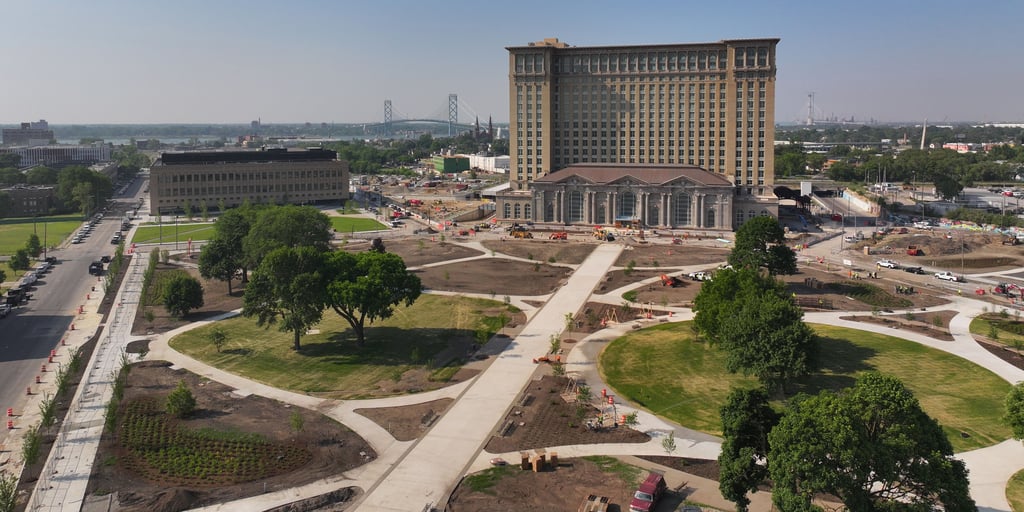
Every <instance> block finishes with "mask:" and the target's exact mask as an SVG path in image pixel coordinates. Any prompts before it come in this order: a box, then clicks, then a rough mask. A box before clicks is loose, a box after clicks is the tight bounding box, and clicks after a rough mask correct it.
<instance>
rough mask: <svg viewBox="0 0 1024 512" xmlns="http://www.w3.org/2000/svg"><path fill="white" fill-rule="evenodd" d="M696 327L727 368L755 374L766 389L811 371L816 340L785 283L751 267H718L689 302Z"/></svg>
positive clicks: (783, 387)
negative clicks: (721, 355) (722, 356)
mask: <svg viewBox="0 0 1024 512" xmlns="http://www.w3.org/2000/svg"><path fill="white" fill-rule="evenodd" d="M693 310H694V311H695V312H696V316H695V318H694V326H695V327H696V328H697V331H698V332H699V333H700V335H701V336H702V337H704V338H705V339H707V340H709V341H710V342H712V343H714V344H717V345H718V346H719V347H721V349H722V350H724V351H725V352H726V367H727V368H728V370H729V371H731V372H740V373H744V374H747V375H754V376H756V377H757V378H758V380H760V381H761V383H762V384H763V385H764V386H765V387H766V388H767V389H769V390H782V391H785V386H786V384H787V383H788V382H790V381H792V380H794V379H797V378H800V377H803V376H805V375H807V374H808V373H810V371H811V370H812V369H813V368H814V366H815V363H816V361H817V353H818V342H817V339H816V337H815V336H814V333H813V332H812V331H811V329H810V328H809V327H808V326H807V324H805V323H804V322H803V311H801V310H800V308H799V307H797V305H796V304H794V303H793V300H792V298H790V296H789V295H788V294H787V293H786V289H785V285H784V284H783V283H782V282H781V281H778V280H776V279H775V278H774V277H772V276H770V275H763V274H761V273H760V271H758V270H756V269H752V268H742V269H740V270H733V269H722V270H719V271H718V272H716V273H715V277H714V279H712V280H711V281H705V282H704V284H703V285H701V290H700V292H699V293H698V294H697V297H696V298H695V299H694V302H693Z"/></svg>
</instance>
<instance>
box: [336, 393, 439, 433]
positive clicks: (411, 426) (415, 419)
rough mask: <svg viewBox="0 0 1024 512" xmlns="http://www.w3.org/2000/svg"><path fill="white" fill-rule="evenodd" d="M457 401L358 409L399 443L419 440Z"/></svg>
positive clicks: (435, 401)
mask: <svg viewBox="0 0 1024 512" xmlns="http://www.w3.org/2000/svg"><path fill="white" fill-rule="evenodd" d="M454 401H455V400H453V399H451V398H442V399H440V400H434V401H431V402H425V403H422V404H414V405H405V406H401V407H380V408H376V409H356V410H355V412H357V413H359V414H362V415H363V416H366V417H367V418H369V419H370V420H372V421H373V422H374V423H376V424H378V425H380V426H381V427H383V428H385V429H387V431H388V432H390V433H391V435H392V436H394V437H395V439H397V440H399V441H412V440H413V439H418V438H419V437H420V436H421V435H423V433H424V432H426V431H427V429H429V428H430V427H431V426H432V425H433V424H434V423H435V422H436V421H437V419H438V418H440V417H441V416H442V415H443V414H444V412H445V411H447V410H448V407H449V406H450V405H451V404H452V402H454Z"/></svg>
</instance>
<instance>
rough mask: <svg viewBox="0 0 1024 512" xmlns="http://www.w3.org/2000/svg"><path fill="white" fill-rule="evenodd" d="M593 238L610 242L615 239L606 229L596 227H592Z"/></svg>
mask: <svg viewBox="0 0 1024 512" xmlns="http://www.w3.org/2000/svg"><path fill="white" fill-rule="evenodd" d="M594 238H596V239H598V240H602V241H605V242H612V241H614V240H615V235H613V234H612V232H611V231H609V230H607V229H604V228H601V227H597V228H594Z"/></svg>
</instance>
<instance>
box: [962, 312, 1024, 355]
mask: <svg viewBox="0 0 1024 512" xmlns="http://www.w3.org/2000/svg"><path fill="white" fill-rule="evenodd" d="M993 326H995V331H994V332H993V330H992V328H993ZM970 329H971V333H972V334H977V335H979V336H985V337H986V338H988V339H990V340H992V341H996V342H999V343H1002V344H1003V345H1007V346H1010V347H1018V346H1020V347H1024V323H1022V322H1021V321H1020V319H1019V318H1018V317H1017V316H1015V315H1012V314H1007V315H1006V317H1005V318H1003V315H1000V314H999V313H987V314H984V315H980V316H976V317H974V320H971V327H970ZM993 334H995V336H993Z"/></svg>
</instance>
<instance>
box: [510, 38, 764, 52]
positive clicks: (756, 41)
mask: <svg viewBox="0 0 1024 512" xmlns="http://www.w3.org/2000/svg"><path fill="white" fill-rule="evenodd" d="M549 39H551V40H553V42H552V41H551V40H549ZM549 39H545V40H544V41H540V42H536V43H529V44H527V45H525V46H506V47H505V49H506V50H526V49H541V48H553V49H555V50H556V51H559V52H564V51H574V50H583V51H588V52H592V51H594V50H599V51H623V50H636V49H640V48H653V49H664V50H670V49H673V48H679V47H681V46H686V47H699V46H723V45H733V46H738V45H744V44H751V45H761V44H778V43H779V41H781V39H779V38H777V37H764V38H744V39H722V40H720V41H717V42H711V41H708V42H703V43H655V44H631V45H615V46H572V45H570V44H568V43H566V42H565V41H559V40H558V39H557V38H549Z"/></svg>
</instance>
